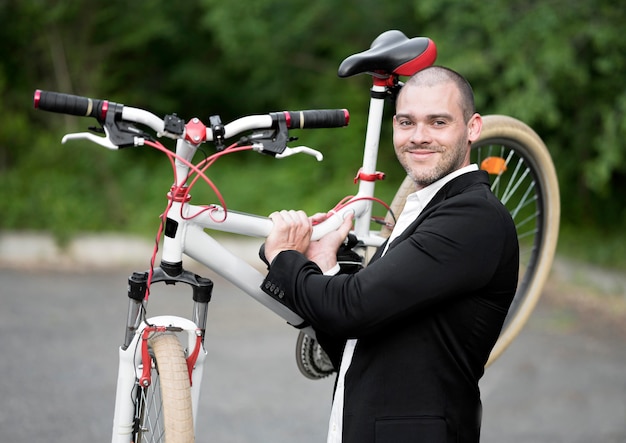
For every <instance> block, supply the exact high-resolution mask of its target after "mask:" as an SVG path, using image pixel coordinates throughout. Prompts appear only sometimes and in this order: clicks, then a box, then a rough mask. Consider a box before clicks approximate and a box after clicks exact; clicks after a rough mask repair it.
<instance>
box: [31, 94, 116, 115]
mask: <svg viewBox="0 0 626 443" xmlns="http://www.w3.org/2000/svg"><path fill="white" fill-rule="evenodd" d="M34 104H35V109H41V110H42V111H49V112H58V113H60V114H69V115H77V116H80V117H95V118H96V119H98V120H104V118H105V117H106V113H107V111H108V109H109V102H108V101H107V100H94V99H91V98H88V97H81V96H78V95H70V94H63V93H60V92H51V91H41V90H39V89H38V90H36V91H35V96H34Z"/></svg>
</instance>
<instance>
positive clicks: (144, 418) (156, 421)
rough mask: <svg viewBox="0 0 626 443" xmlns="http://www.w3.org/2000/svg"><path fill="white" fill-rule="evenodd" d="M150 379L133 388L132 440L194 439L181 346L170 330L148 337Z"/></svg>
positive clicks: (177, 442)
mask: <svg viewBox="0 0 626 443" xmlns="http://www.w3.org/2000/svg"><path fill="white" fill-rule="evenodd" d="M148 349H149V351H150V355H151V356H152V360H153V364H152V374H151V379H152V382H151V384H150V386H148V387H139V386H138V387H137V390H136V403H135V405H136V407H135V429H134V439H133V441H134V442H136V443H140V442H141V443H147V442H151V443H152V442H155V443H156V442H167V443H191V442H193V441H194V428H193V412H192V406H191V385H190V381H189V372H188V369H187V361H186V360H185V355H184V352H183V348H182V345H181V344H180V341H179V340H178V338H177V337H176V335H175V334H174V333H170V332H166V333H158V334H154V336H152V337H150V338H149V340H148Z"/></svg>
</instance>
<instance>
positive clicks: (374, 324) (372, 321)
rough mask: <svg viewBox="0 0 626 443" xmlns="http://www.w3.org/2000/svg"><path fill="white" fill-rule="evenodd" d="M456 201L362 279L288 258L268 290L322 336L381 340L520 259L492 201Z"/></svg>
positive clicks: (272, 273) (281, 260)
mask: <svg viewBox="0 0 626 443" xmlns="http://www.w3.org/2000/svg"><path fill="white" fill-rule="evenodd" d="M452 200H456V201H446V202H444V203H442V204H441V205H439V207H438V208H437V210H436V211H433V213H432V214H430V215H429V216H427V217H426V218H425V219H424V220H423V222H421V223H420V224H419V225H418V226H417V227H416V229H415V230H414V231H413V232H412V233H411V234H410V236H409V237H408V238H406V239H404V240H402V241H400V242H398V243H397V244H396V245H395V246H394V247H393V248H390V249H389V250H388V251H387V253H386V254H385V256H383V257H382V258H380V259H379V260H376V261H375V262H374V263H371V264H370V265H369V266H367V267H366V268H364V269H363V270H361V271H360V272H358V273H356V274H353V275H338V276H334V277H327V276H324V275H322V273H321V272H320V270H319V268H318V267H317V266H316V265H315V264H314V263H312V262H310V261H308V260H307V259H306V257H305V256H304V255H302V254H299V253H298V252H295V251H284V252H282V253H280V254H279V255H278V256H277V257H276V258H275V259H274V262H273V263H272V264H271V266H270V270H269V273H268V275H267V277H266V279H265V281H264V283H263V286H262V288H263V290H264V291H265V292H267V293H268V294H269V295H271V296H273V297H276V298H277V299H278V300H279V301H281V302H282V303H283V304H285V305H286V306H287V307H289V308H290V309H292V310H293V311H294V312H296V313H298V314H299V315H300V316H302V317H303V318H304V319H305V320H307V321H309V322H310V323H311V325H312V326H313V327H314V328H315V329H316V330H319V331H323V333H325V334H329V335H330V336H333V337H343V338H358V337H360V336H362V335H368V334H371V333H374V332H376V331H377V330H379V329H380V328H381V327H383V326H384V325H386V324H389V323H390V322H393V321H395V320H397V319H400V318H402V317H404V316H408V315H412V314H414V313H415V312H416V311H419V310H421V309H426V308H428V307H429V306H432V305H433V304H437V303H445V302H446V301H448V300H450V299H452V298H454V297H460V296H463V295H464V294H467V293H470V292H472V291H477V290H479V289H480V288H482V287H484V286H485V285H487V284H488V283H489V282H490V280H491V279H492V277H493V276H494V273H496V270H497V269H498V266H499V264H500V263H501V262H502V261H503V260H506V257H508V256H513V255H514V254H516V253H517V251H516V250H513V249H514V248H513V243H515V245H516V244H517V243H516V236H515V232H514V228H513V230H512V231H511V229H510V226H509V225H510V220H508V221H507V220H506V217H508V214H507V213H506V212H505V211H502V209H501V208H499V207H497V205H496V204H494V202H493V201H491V200H489V199H485V198H480V197H473V198H464V199H460V200H457V199H452ZM511 236H512V237H513V238H515V242H512V241H511V240H510V238H511ZM505 256H506V257H505ZM515 271H517V270H515ZM272 288H273V289H272ZM275 294H278V295H275Z"/></svg>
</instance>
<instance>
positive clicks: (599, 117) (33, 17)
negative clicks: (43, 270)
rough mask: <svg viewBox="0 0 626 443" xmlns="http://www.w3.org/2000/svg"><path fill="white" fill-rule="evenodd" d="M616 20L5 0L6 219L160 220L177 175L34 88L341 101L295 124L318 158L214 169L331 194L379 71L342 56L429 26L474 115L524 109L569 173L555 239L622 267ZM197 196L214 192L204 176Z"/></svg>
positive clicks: (625, 206) (117, 224) (182, 102)
mask: <svg viewBox="0 0 626 443" xmlns="http://www.w3.org/2000/svg"><path fill="white" fill-rule="evenodd" d="M624 23H626V7H624V5H621V4H616V3H615V2H614V1H613V0H578V1H577V2H570V1H569V0H542V1H535V0H491V1H489V2H485V1H477V0H466V1H446V0H406V1H402V2H380V1H372V0H358V1H357V0H347V1H342V2H337V1H335V0H317V1H315V2H310V1H308V0H252V1H241V0H239V1H230V2H224V1H218V0H187V1H185V2H172V1H165V0H134V1H131V2H129V1H127V0H107V1H102V0H89V1H87V0H66V1H63V2H59V1H56V0H3V1H2V2H1V3H0V39H1V41H2V44H1V45H0V98H1V99H0V116H2V117H1V118H2V120H1V121H0V189H2V194H1V195H2V196H1V198H0V213H1V214H2V217H1V218H0V230H45V231H50V232H53V233H54V234H55V236H56V237H57V238H58V239H59V240H61V241H63V240H67V239H68V238H71V236H72V235H73V234H75V233H78V232H85V231H124V232H133V233H137V234H140V235H146V236H152V235H153V234H154V232H155V230H156V227H157V225H158V215H159V214H160V213H161V211H162V210H163V208H164V206H165V203H166V202H165V196H164V193H165V192H166V191H167V189H168V188H169V185H170V183H171V180H172V177H171V173H170V169H169V162H167V161H166V160H165V158H164V157H163V155H162V154H159V153H157V152H156V151H152V150H149V149H146V148H134V149H126V150H122V151H115V152H114V151H107V150H105V149H102V148H100V147H98V146H96V145H93V144H89V143H85V142H72V143H69V144H66V145H62V144H61V143H60V140H61V137H62V135H63V134H65V133H67V132H78V131H83V130H85V129H86V128H87V127H88V126H90V125H92V124H93V123H94V122H93V121H88V120H86V119H80V118H74V117H65V116H61V115H57V114H50V113H44V112H38V111H35V110H34V109H33V106H32V95H33V91H34V90H35V89H37V88H39V89H47V90H54V91H60V92H66V93H71V94H78V95H86V96H90V97H94V98H107V99H109V100H112V101H116V102H119V103H124V104H126V105H130V106H135V107H142V108H146V109H149V110H151V111H153V112H154V113H156V114H158V115H164V114H169V113H177V114H178V115H180V116H181V117H183V118H185V119H189V118H191V117H199V118H200V119H202V120H203V121H205V122H208V117H209V116H211V115H215V114H219V115H220V116H221V118H222V121H224V122H227V121H229V120H232V119H234V118H236V117H239V116H243V115H246V114H251V113H266V112H271V111H279V110H284V109H288V110H296V109H308V108H334V107H337V108H348V109H349V110H350V112H351V123H350V126H349V127H348V128H342V129H329V130H317V131H301V132H300V133H299V134H298V135H299V136H300V142H301V143H302V144H305V145H308V146H312V147H315V148H317V149H319V150H321V151H322V152H324V155H325V160H324V161H323V162H322V163H317V162H316V161H315V160H314V159H313V158H312V157H307V156H295V157H291V158H289V159H285V160H281V161H277V160H274V159H271V158H269V157H265V156H259V155H256V154H254V153H251V152H246V153H242V154H237V155H233V156H229V157H227V158H223V159H220V160H219V161H218V163H217V164H216V166H214V167H213V168H211V169H210V170H209V175H210V177H211V178H212V179H213V181H214V182H215V184H216V186H218V188H219V189H220V190H221V192H222V193H223V195H224V197H225V199H226V203H227V205H228V207H229V208H236V209H238V210H243V211H247V212H256V213H260V214H269V213H270V212H271V211H272V210H275V209H280V208H302V209H305V210H307V211H309V212H314V211H315V212H317V211H323V210H327V209H329V208H330V207H332V206H334V204H335V203H336V202H337V201H338V200H339V199H340V198H341V197H343V196H345V195H346V194H351V193H354V192H356V188H355V185H354V184H353V182H352V178H353V177H354V175H355V173H356V169H358V165H359V164H360V162H361V154H362V144H363V140H364V128H365V119H366V115H367V110H368V100H369V94H368V89H369V87H370V78H369V77H367V76H358V77H353V78H349V79H340V78H338V77H337V75H336V72H337V67H338V66H339V64H340V62H341V61H342V60H343V59H344V58H345V57H347V56H348V55H350V54H353V53H355V52H360V51H362V50H364V49H367V48H368V47H369V45H370V43H371V41H372V40H373V39H374V38H375V37H376V36H378V35H379V34H380V33H382V32H384V31H386V30H389V29H399V30H401V31H403V32H404V33H405V34H406V35H407V36H409V37H414V36H427V37H430V38H432V39H433V40H434V41H435V43H436V44H437V47H438V53H439V56H438V60H437V63H438V64H441V65H446V66H449V67H451V68H453V69H456V70H458V71H460V72H461V73H462V74H464V75H465V76H466V77H467V78H468V79H469V80H470V82H471V83H472V84H473V86H474V89H475V92H476V96H477V106H478V109H479V111H480V112H481V113H482V114H494V113H502V114H508V115H511V116H514V117H516V118H518V119H521V120H523V121H524V122H526V123H528V124H529V125H530V126H532V127H533V128H534V129H535V130H536V131H537V132H538V133H539V135H540V136H541V137H542V138H543V139H544V141H545V142H546V144H547V146H548V148H549V149H550V152H551V153H552V155H553V158H554V161H555V165H556V168H557V172H558V175H559V181H560V188H561V199H562V229H561V239H560V242H559V251H560V253H562V254H566V255H568V256H571V257H574V258H581V259H584V260H586V261H590V262H593V263H596V264H601V265H603V266H610V267H617V268H626V234H624V232H623V231H624V227H625V226H626V198H625V197H624V195H625V194H626V146H625V140H626V82H625V81H624V79H625V73H626V34H625V33H624V31H623V25H624ZM387 114H388V115H389V116H390V115H391V110H390V109H388V110H387ZM389 129H390V124H388V125H386V127H385V131H384V133H383V138H382V142H381V155H380V160H379V168H378V169H379V170H382V171H385V172H386V173H387V179H386V180H385V181H384V182H379V184H378V185H377V186H378V188H377V189H378V190H379V195H380V197H381V198H383V199H385V200H387V201H390V200H391V198H392V197H393V195H394V193H395V190H396V188H397V187H398V185H399V183H400V182H401V180H402V178H403V175H404V173H403V171H402V169H401V168H400V167H399V166H398V165H397V164H396V163H397V162H396V160H395V156H394V154H393V149H392V146H391V135H390V131H389ZM207 149H208V147H207ZM313 191H315V192H313ZM193 195H194V202H195V203H208V202H210V201H212V200H211V199H212V195H211V191H210V190H209V189H208V187H207V186H198V187H196V188H194V194H193ZM377 211H378V212H379V214H378V215H382V214H384V210H383V208H382V207H381V208H378V209H377Z"/></svg>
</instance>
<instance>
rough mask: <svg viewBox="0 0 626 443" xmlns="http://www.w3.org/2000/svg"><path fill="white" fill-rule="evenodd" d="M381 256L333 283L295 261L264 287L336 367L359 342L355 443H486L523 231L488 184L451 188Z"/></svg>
mask: <svg viewBox="0 0 626 443" xmlns="http://www.w3.org/2000/svg"><path fill="white" fill-rule="evenodd" d="M381 250H382V248H381ZM379 256H380V252H379V253H377V254H376V255H375V256H374V257H373V259H372V260H371V262H370V264H369V265H368V266H367V267H366V268H364V269H363V270H362V271H360V272H358V273H356V274H353V275H338V276H333V277H329V276H324V275H322V273H321V272H320V270H319V268H318V267H317V266H316V265H315V264H314V263H312V262H310V261H308V260H307V259H306V258H305V257H304V256H303V255H302V254H299V253H297V252H295V251H285V252H282V253H280V254H279V255H278V256H277V257H276V258H275V259H274V262H273V263H272V264H271V266H270V270H269V274H268V276H267V278H266V279H265V282H264V283H263V286H262V287H263V289H264V290H265V291H266V292H267V293H268V294H270V295H272V296H273V297H276V298H277V299H278V300H280V301H281V302H282V303H284V304H285V305H286V306H288V307H289V308H291V309H292V310H293V311H295V312H296V313H298V314H299V315H300V316H302V317H303V318H304V319H305V320H306V321H308V322H310V323H311V325H312V326H313V327H314V329H315V330H316V334H317V336H318V339H319V340H320V343H321V344H322V346H323V347H324V349H325V350H326V351H327V352H328V353H329V355H330V357H331V359H332V360H333V363H334V364H335V365H336V367H338V363H339V361H340V359H341V351H342V349H343V344H344V343H345V340H346V339H349V338H358V343H357V346H356V349H355V353H354V356H353V359H352V364H351V365H350V368H349V370H348V372H347V374H346V379H345V403H344V416H343V419H344V422H343V442H344V443H369V442H371V443H373V442H377V443H380V442H385V443H402V442H422V441H424V442H477V441H478V440H479V435H480V421H481V402H480V393H479V388H478V380H479V379H480V377H481V376H482V374H483V371H484V365H485V363H486V361H487V359H488V357H489V353H490V352H491V349H492V348H493V345H494V344H495V342H496V340H497V338H498V335H499V333H500V330H501V327H502V324H503V321H504V318H505V316H506V314H507V311H508V308H509V305H510V303H511V300H512V298H513V296H514V294H515V289H516V286H517V276H518V267H519V263H518V261H519V251H518V243H517V235H516V232H515V226H514V224H513V221H512V220H511V217H510V214H509V213H508V211H507V210H506V208H504V206H503V205H502V204H501V203H500V201H499V200H498V199H497V198H496V197H495V196H494V195H493V194H492V192H491V190H490V189H489V181H488V177H487V174H486V173H485V172H483V171H475V172H470V173H466V174H463V175H461V176H459V177H457V178H455V179H453V180H452V181H450V182H449V183H447V184H446V185H445V186H444V187H443V188H442V189H441V190H440V191H439V192H438V193H437V194H436V195H435V197H434V198H433V199H432V201H431V202H430V203H429V204H428V205H427V207H426V208H425V209H424V210H423V211H422V213H421V214H420V215H419V217H418V218H417V219H416V220H415V221H414V222H413V224H412V225H411V226H409V228H407V229H406V230H405V232H404V233H403V234H402V235H401V236H400V237H399V238H397V239H396V240H395V241H394V242H393V243H392V244H391V245H390V247H389V250H388V251H387V252H386V254H385V256H384V257H382V258H380V259H379Z"/></svg>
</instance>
